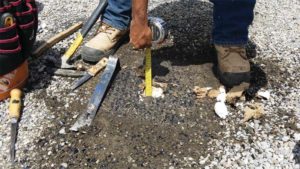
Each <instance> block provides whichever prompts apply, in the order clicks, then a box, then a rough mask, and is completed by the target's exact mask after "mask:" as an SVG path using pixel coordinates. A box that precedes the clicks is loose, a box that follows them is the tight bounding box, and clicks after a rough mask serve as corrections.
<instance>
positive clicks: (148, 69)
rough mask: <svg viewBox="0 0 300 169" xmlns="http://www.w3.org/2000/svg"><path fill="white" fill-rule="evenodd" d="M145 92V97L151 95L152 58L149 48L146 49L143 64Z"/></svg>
mask: <svg viewBox="0 0 300 169" xmlns="http://www.w3.org/2000/svg"><path fill="white" fill-rule="evenodd" d="M145 84H146V89H145V94H146V97H148V96H150V97H152V60H151V48H147V49H146V65H145Z"/></svg>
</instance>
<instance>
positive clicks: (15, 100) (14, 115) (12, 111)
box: [9, 89, 22, 163]
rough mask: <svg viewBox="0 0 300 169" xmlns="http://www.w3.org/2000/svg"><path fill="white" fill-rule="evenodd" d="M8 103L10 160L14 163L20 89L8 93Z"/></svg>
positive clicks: (19, 113)
mask: <svg viewBox="0 0 300 169" xmlns="http://www.w3.org/2000/svg"><path fill="white" fill-rule="evenodd" d="M10 96H11V98H10V101H9V117H10V118H11V145H10V160H11V162H12V163H14V161H15V156H16V152H15V144H16V140H17V129H18V119H19V118H20V115H21V97H22V91H21V90H20V89H13V90H12V91H11V92H10Z"/></svg>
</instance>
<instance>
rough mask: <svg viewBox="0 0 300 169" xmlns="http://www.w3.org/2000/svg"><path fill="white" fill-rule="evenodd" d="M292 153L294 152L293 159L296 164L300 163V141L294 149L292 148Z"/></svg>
mask: <svg viewBox="0 0 300 169" xmlns="http://www.w3.org/2000/svg"><path fill="white" fill-rule="evenodd" d="M293 154H294V160H295V163H296V164H300V143H299V142H298V143H297V144H296V145H295V147H294V149H293Z"/></svg>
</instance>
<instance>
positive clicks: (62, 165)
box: [60, 163, 68, 168]
mask: <svg viewBox="0 0 300 169" xmlns="http://www.w3.org/2000/svg"><path fill="white" fill-rule="evenodd" d="M60 166H61V167H62V168H68V164H67V163H61V164H60Z"/></svg>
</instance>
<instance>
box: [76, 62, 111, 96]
mask: <svg viewBox="0 0 300 169" xmlns="http://www.w3.org/2000/svg"><path fill="white" fill-rule="evenodd" d="M107 61H108V59H107V58H105V57H104V58H103V59H101V60H100V61H99V62H98V63H97V64H96V65H94V66H92V67H91V68H90V69H89V70H88V71H87V72H86V73H85V75H84V76H83V77H82V78H80V79H79V80H78V81H76V82H75V83H74V84H73V86H72V88H71V89H72V90H75V89H77V88H78V87H80V86H81V85H83V84H84V83H85V82H87V81H88V80H89V79H90V78H92V77H94V76H96V75H97V74H98V72H100V70H102V69H103V68H105V66H106V64H107Z"/></svg>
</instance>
